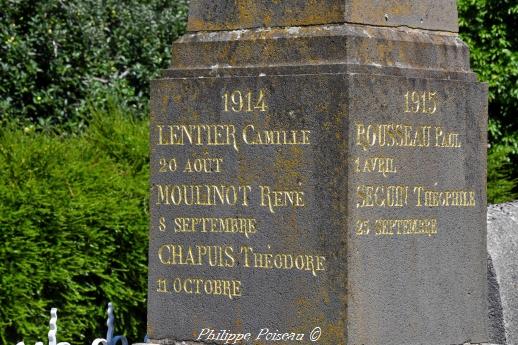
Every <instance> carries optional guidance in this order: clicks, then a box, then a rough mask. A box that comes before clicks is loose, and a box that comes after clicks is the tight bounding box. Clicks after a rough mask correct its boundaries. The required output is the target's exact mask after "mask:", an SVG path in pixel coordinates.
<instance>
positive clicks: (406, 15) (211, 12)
mask: <svg viewBox="0 0 518 345" xmlns="http://www.w3.org/2000/svg"><path fill="white" fill-rule="evenodd" d="M457 21H458V19H457V7H456V3H455V0H421V1H414V0H383V1H382V0H319V1H315V0H311V1H307V0H283V1H271V0H219V1H213V0H200V1H191V5H190V16H189V24H188V30H189V31H215V30H236V29H249V28H258V27H288V26H308V25H321V24H343V23H356V24H368V25H375V26H407V27H411V28H420V29H429V30H441V31H450V32H457V31H458V24H457Z"/></svg>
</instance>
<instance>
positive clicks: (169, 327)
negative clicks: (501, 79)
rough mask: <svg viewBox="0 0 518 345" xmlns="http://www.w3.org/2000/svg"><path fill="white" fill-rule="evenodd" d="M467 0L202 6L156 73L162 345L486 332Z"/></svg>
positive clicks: (153, 249) (155, 204) (153, 297)
mask: <svg viewBox="0 0 518 345" xmlns="http://www.w3.org/2000/svg"><path fill="white" fill-rule="evenodd" d="M457 28H458V27H457V14H456V10H455V2H454V1H450V0H434V1H431V0H423V1H398V2H395V1H374V0H372V1H356V0H327V1H320V2H315V1H299V0H289V1H282V2H277V1H262V0H260V1H240V2H236V1H231V0H225V1H202V0H200V1H194V0H193V1H191V14H190V17H189V30H190V31H189V32H188V33H187V34H186V35H184V36H183V37H182V38H181V39H179V40H178V41H177V42H175V43H174V44H173V49H172V54H173V58H172V59H173V64H172V65H171V68H170V69H168V70H165V71H163V73H162V77H161V78H160V79H158V80H155V81H153V82H152V100H151V108H152V112H151V230H150V270H149V300H148V335H149V337H150V339H152V341H153V342H155V343H159V344H174V343H175V342H178V343H181V342H182V341H185V342H186V343H189V342H192V341H200V342H202V343H207V342H209V343H210V342H214V343H223V342H225V337H229V336H230V335H229V334H231V335H232V336H234V335H235V336H238V335H239V336H243V337H244V336H246V335H247V334H248V335H249V336H248V338H245V340H246V341H244V343H247V342H248V343H250V342H252V341H253V343H254V344H266V343H269V342H271V341H272V340H275V339H277V337H280V338H283V337H285V338H286V339H287V341H288V342H289V341H292V342H297V343H301V344H312V343H314V342H315V341H318V343H320V344H325V345H335V344H340V345H345V344H350V345H359V344H365V345H381V344H383V345H415V344H423V345H450V344H462V343H465V342H466V341H470V342H472V343H482V342H485V341H487V340H488V338H487V330H486V318H487V305H486V301H487V299H486V295H487V291H486V227H485V224H486V187H485V186H486V185H485V179H486V175H485V174H486V170H485V169H486V147H487V145H486V142H487V139H486V136H487V87H486V86H485V85H483V84H480V83H479V82H478V81H477V79H476V76H475V74H474V73H473V72H471V70H470V64H469V52H468V49H467V47H466V45H465V44H464V43H463V42H462V41H461V40H460V39H459V37H458V34H457V32H456V31H457Z"/></svg>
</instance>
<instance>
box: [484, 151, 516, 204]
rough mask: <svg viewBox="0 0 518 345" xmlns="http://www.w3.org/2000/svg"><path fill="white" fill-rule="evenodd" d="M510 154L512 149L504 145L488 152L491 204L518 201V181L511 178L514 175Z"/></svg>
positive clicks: (488, 190)
mask: <svg viewBox="0 0 518 345" xmlns="http://www.w3.org/2000/svg"><path fill="white" fill-rule="evenodd" d="M510 152H511V148H510V147H509V146H504V145H497V146H493V147H492V148H491V149H490V150H489V152H488V160H487V200H488V202H489V203H491V204H499V203H503V202H506V201H509V200H516V199H518V193H517V192H516V185H517V183H518V181H516V179H513V178H510V177H509V176H511V174H512V165H511V160H510V159H509V153H510Z"/></svg>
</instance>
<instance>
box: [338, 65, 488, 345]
mask: <svg viewBox="0 0 518 345" xmlns="http://www.w3.org/2000/svg"><path fill="white" fill-rule="evenodd" d="M349 87H350V98H349V101H350V103H349V104H350V108H349V109H350V112H349V121H350V124H349V146H350V151H349V152H350V156H349V160H348V162H349V168H350V174H349V180H348V181H349V183H348V190H349V194H350V197H349V202H350V203H349V208H348V209H349V212H348V214H349V219H348V224H349V230H348V234H349V241H348V248H349V249H348V251H349V255H348V258H349V275H348V286H349V290H348V291H349V293H350V295H351V296H354V297H351V303H349V306H348V307H349V309H348V317H349V320H348V323H349V327H350V328H349V330H350V334H349V340H350V343H351V344H394V345H396V344H398V345H401V344H430V345H432V344H433V345H436V344H456V343H461V342H462V341H463V339H471V342H473V343H477V342H483V340H484V338H485V334H484V333H485V325H484V319H485V315H486V314H487V312H486V309H485V308H486V306H485V304H486V298H485V286H486V280H485V279H486V278H485V272H486V256H485V244H486V239H485V222H486V219H485V208H486V189H485V188H486V187H485V186H486V185H485V169H486V163H485V162H486V152H485V151H486V148H485V147H484V143H485V142H486V128H487V127H486V123H487V117H486V116H485V115H484V113H485V110H486V102H485V100H484V97H483V95H484V92H483V90H481V86H480V85H478V84H473V83H464V82H458V81H446V80H427V79H407V78H395V77H382V76H372V75H369V76H368V75H360V74H359V75H353V76H351V77H350V84H349ZM366 330H367V331H366ZM470 337H471V338H470Z"/></svg>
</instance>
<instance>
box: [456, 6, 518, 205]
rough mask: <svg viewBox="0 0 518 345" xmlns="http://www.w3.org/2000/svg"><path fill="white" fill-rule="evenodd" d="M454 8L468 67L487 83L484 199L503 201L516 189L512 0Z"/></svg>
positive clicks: (517, 81)
mask: <svg viewBox="0 0 518 345" xmlns="http://www.w3.org/2000/svg"><path fill="white" fill-rule="evenodd" d="M459 12H460V17H461V19H460V30H461V35H462V38H463V39H464V41H465V42H467V43H468V45H469V46H470V51H471V61H472V66H473V69H474V70H475V72H477V74H478V75H479V77H480V79H481V80H482V81H485V82H487V83H488V84H489V115H490V122H489V135H490V141H491V143H492V148H491V150H490V152H489V153H490V155H489V161H488V175H489V176H488V182H489V183H488V199H489V201H490V202H502V201H509V200H512V199H513V198H516V197H517V193H516V192H517V189H518V188H517V182H516V180H517V177H518V122H517V121H516V118H517V115H518V114H517V109H518V30H516V23H517V22H518V2H516V1H515V0H460V1H459Z"/></svg>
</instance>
